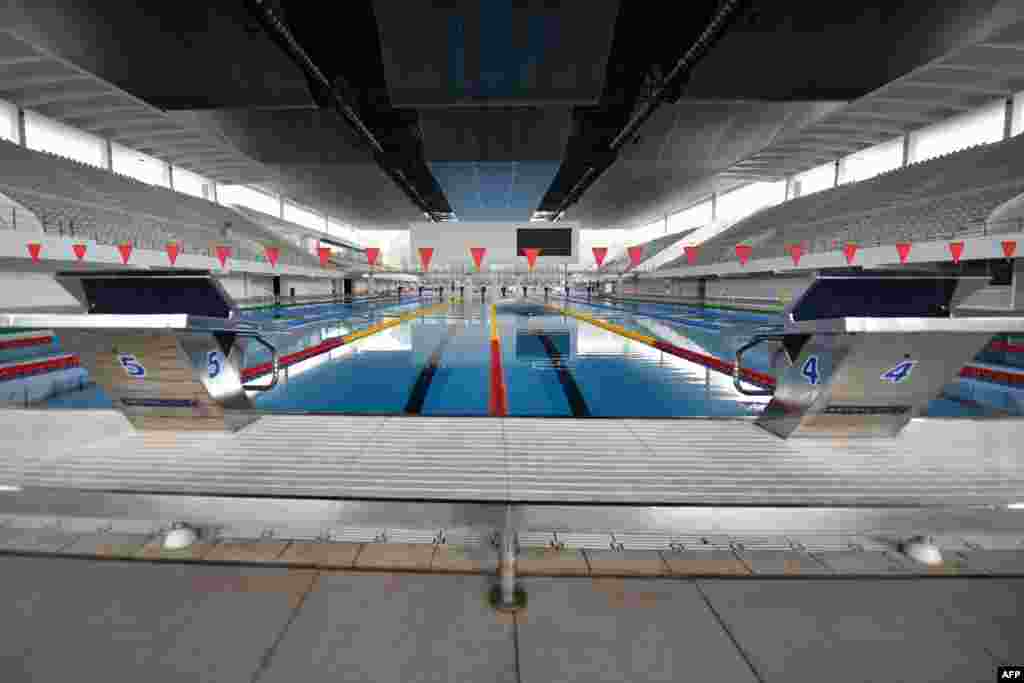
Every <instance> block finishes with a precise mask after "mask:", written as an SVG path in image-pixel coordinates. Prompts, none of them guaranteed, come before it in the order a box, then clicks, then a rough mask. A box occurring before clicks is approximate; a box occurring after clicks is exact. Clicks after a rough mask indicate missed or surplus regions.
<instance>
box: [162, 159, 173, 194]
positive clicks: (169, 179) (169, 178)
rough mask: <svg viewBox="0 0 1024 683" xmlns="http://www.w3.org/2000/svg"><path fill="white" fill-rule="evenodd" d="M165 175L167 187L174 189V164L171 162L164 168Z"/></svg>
mask: <svg viewBox="0 0 1024 683" xmlns="http://www.w3.org/2000/svg"><path fill="white" fill-rule="evenodd" d="M164 176H165V177H166V178H167V187H168V188H169V189H171V190H173V189H174V166H172V165H171V164H166V169H165V170H164Z"/></svg>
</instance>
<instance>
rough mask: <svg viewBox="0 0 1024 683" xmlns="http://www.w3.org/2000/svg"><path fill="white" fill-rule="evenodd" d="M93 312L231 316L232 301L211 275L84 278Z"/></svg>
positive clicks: (90, 309) (84, 285)
mask: <svg viewBox="0 0 1024 683" xmlns="http://www.w3.org/2000/svg"><path fill="white" fill-rule="evenodd" d="M82 288H83V289H84V290H85V296H86V298H87V299H88V301H89V304H90V306H89V312H90V313H107V314H110V313H116V314H124V315H142V314H149V313H162V314H171V313H186V314H188V315H202V316H209V317H211V318H227V317H228V315H229V314H230V312H231V308H230V307H229V306H228V302H227V301H225V300H224V297H223V296H222V295H221V293H220V292H219V291H218V290H217V288H216V287H214V286H213V282H212V281H211V280H210V279H209V278H188V277H175V278H147V277H139V278H134V277H112V278H102V279H101V278H82Z"/></svg>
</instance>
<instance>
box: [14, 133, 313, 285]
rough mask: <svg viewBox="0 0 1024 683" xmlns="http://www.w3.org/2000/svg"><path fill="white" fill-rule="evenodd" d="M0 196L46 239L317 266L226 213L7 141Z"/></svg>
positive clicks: (199, 201) (278, 239)
mask: <svg viewBox="0 0 1024 683" xmlns="http://www.w3.org/2000/svg"><path fill="white" fill-rule="evenodd" d="M0 194H2V195H4V196H6V197H8V198H9V199H11V200H13V201H15V202H17V203H18V204H20V205H21V206H23V207H24V208H25V209H28V210H29V211H31V212H32V213H34V214H35V216H36V217H37V218H38V219H39V221H40V222H41V223H42V227H43V230H44V231H45V232H46V233H52V234H57V235H61V236H67V237H73V238H76V237H77V238H80V239H84V240H93V241H95V242H97V243H99V244H124V243H131V244H132V245H134V246H135V247H136V248H140V249H156V250H161V251H162V250H163V249H164V248H165V246H166V244H167V243H168V242H175V243H177V244H178V245H179V247H180V249H181V251H182V252H183V253H191V254H201V255H205V256H215V255H216V247H217V246H218V245H224V246H228V247H230V248H231V258H234V259H241V260H251V261H266V255H265V251H264V247H265V246H276V247H278V248H279V249H280V257H279V262H280V263H284V264H289V265H296V266H305V267H313V266H315V265H318V263H319V261H318V259H317V258H316V257H315V256H313V255H312V254H309V253H305V252H304V251H303V250H302V249H300V248H298V247H296V246H294V245H292V244H291V243H290V242H288V241H286V240H284V239H283V238H282V237H281V236H280V235H277V234H275V233H274V232H272V231H271V230H268V229H267V228H265V227H264V226H261V225H258V224H256V223H254V222H252V221H251V220H249V219H248V218H247V217H245V216H243V215H242V214H240V213H238V212H237V211H234V210H232V209H229V208H226V207H222V206H219V205H217V204H214V203H212V202H209V201H207V200H204V199H200V198H197V197H192V196H189V195H185V194H181V193H178V192H174V191H173V190H170V189H167V188H163V187H159V186H154V185H149V184H147V183H143V182H140V181H137V180H134V179H130V178H127V177H125V176H121V175H118V174H114V173H110V172H109V171H106V170H104V169H100V168H95V167H93V166H89V165H88V164H83V163H80V162H77V161H73V160H71V159H66V158H64V157H59V156H56V155H52V154H48V153H43V152H37V151H34V150H30V149H26V148H24V147H20V146H18V145H16V144H13V143H10V142H6V141H0Z"/></svg>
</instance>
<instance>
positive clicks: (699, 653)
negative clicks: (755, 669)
mask: <svg viewBox="0 0 1024 683" xmlns="http://www.w3.org/2000/svg"><path fill="white" fill-rule="evenodd" d="M524 585H525V586H526V589H527V592H528V594H529V604H528V607H527V610H526V614H525V616H524V617H523V618H522V619H520V622H519V660H520V664H519V666H520V673H521V680H522V681H523V683H541V682H543V683H549V682H551V683H553V682H554V681H573V682H575V681H616V682H621V681H683V680H694V681H730V682H731V683H743V682H744V681H754V680H755V679H754V677H753V674H752V673H751V671H750V669H749V668H748V667H747V665H746V663H745V662H744V661H743V659H742V657H741V656H740V653H739V652H738V651H737V650H736V648H735V647H734V646H733V644H732V643H731V642H730V640H729V637H728V635H727V634H726V633H725V632H724V631H723V630H722V628H721V627H720V626H719V624H718V622H717V621H716V619H715V617H714V615H713V614H712V613H711V612H710V610H708V608H707V606H706V605H705V603H704V601H703V600H702V599H701V597H700V595H699V594H698V593H697V590H696V588H695V587H694V585H693V584H692V583H690V582H684V581H672V580H657V579H608V578H604V579H584V578H571V579H570V578H565V579H554V578H529V579H524Z"/></svg>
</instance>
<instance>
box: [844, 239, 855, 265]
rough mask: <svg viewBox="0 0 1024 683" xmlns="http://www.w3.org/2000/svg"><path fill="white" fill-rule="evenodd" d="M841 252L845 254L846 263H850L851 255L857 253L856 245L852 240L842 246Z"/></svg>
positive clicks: (851, 260) (851, 262) (851, 261)
mask: <svg viewBox="0 0 1024 683" xmlns="http://www.w3.org/2000/svg"><path fill="white" fill-rule="evenodd" d="M843 253H844V254H846V263H847V265H852V264H853V257H854V256H856V255H857V245H856V244H854V243H852V242H851V243H849V244H847V245H846V246H845V247H843Z"/></svg>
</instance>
